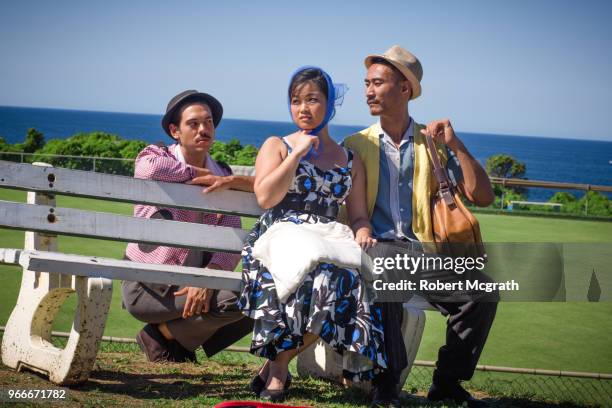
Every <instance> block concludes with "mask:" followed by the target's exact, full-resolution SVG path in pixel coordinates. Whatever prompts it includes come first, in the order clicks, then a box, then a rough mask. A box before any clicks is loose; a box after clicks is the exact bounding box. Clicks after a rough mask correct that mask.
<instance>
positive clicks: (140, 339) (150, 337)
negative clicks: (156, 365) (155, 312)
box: [136, 324, 174, 362]
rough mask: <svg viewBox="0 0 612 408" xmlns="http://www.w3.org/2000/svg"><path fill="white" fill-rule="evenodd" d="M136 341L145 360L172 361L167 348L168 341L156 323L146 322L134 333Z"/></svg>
mask: <svg viewBox="0 0 612 408" xmlns="http://www.w3.org/2000/svg"><path fill="white" fill-rule="evenodd" d="M136 342H137V343H138V346H140V349H141V350H142V351H143V353H145V356H146V357H147V360H149V361H151V362H157V361H174V359H173V358H172V355H171V353H170V350H169V348H168V341H167V340H166V339H165V338H164V335H163V334H161V332H160V331H159V329H158V328H157V326H156V325H152V324H147V325H146V326H145V327H143V329H142V330H141V331H140V332H138V334H137V335H136Z"/></svg>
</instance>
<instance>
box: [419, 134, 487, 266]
mask: <svg viewBox="0 0 612 408" xmlns="http://www.w3.org/2000/svg"><path fill="white" fill-rule="evenodd" d="M425 140H426V141H427V147H428V149H429V153H430V158H431V161H432V164H433V166H434V175H435V177H436V180H437V181H438V191H437V192H436V193H435V194H434V196H433V197H432V198H431V218H432V225H433V237H434V243H435V245H436V250H437V252H438V253H440V254H444V255H450V256H454V257H460V256H461V257H472V258H477V257H483V258H486V253H485V248H484V244H483V243H482V235H481V234H480V225H479V224H478V220H477V219H476V217H474V215H473V214H472V213H471V212H470V211H469V210H468V209H467V208H466V206H465V205H464V204H463V201H461V196H460V194H459V192H458V191H457V190H456V187H455V186H454V185H453V184H452V183H451V182H450V179H449V178H448V174H447V172H446V169H445V168H443V167H442V166H441V164H440V158H439V157H438V151H437V150H436V147H435V145H434V142H433V140H432V138H431V136H430V135H426V136H425Z"/></svg>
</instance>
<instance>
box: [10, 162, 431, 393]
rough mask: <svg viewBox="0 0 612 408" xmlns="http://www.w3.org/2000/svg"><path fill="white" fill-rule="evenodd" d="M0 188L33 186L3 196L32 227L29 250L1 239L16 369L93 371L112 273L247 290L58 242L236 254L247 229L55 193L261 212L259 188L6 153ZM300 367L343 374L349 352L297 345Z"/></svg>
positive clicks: (58, 374) (413, 335) (62, 379)
mask: <svg viewBox="0 0 612 408" xmlns="http://www.w3.org/2000/svg"><path fill="white" fill-rule="evenodd" d="M241 170H242V171H241V172H242V173H244V169H241ZM0 187H2V188H10V189H18V190H25V191H28V194H27V203H25V204H24V203H17V202H9V201H0V227H5V228H11V229H17V230H25V231H26V234H25V245H24V248H23V249H14V248H0V263H6V264H18V265H21V267H22V268H23V276H22V282H21V288H20V292H19V296H18V299H17V304H16V305H15V308H14V309H13V311H12V313H11V316H10V318H9V320H8V322H7V324H6V330H5V332H4V336H3V339H2V362H3V363H4V364H5V365H7V366H9V367H12V368H14V369H16V370H22V369H24V368H27V369H30V370H34V371H37V372H40V373H43V374H45V375H47V376H48V377H49V380H50V381H52V382H54V383H57V384H63V385H67V384H75V383H80V382H83V381H86V380H87V378H88V377H89V374H90V371H91V369H92V367H93V364H94V362H95V358H96V354H97V351H98V347H99V343H100V339H101V337H102V334H103V331H104V327H105V324H106V318H107V315H108V309H109V305H110V300H111V295H112V280H129V281H145V282H151V283H163V284H175V285H189V286H200V287H208V288H213V289H226V290H232V291H240V289H241V276H240V274H239V273H236V272H230V271H218V270H212V269H202V268H190V267H181V266H171V265H159V264H143V263H137V262H131V261H127V260H117V259H109V258H102V257H94V256H85V255H72V254H65V253H62V252H60V251H59V249H58V245H57V235H72V236H80V237H88V238H97V239H105V240H113V241H121V242H138V243H145V244H153V245H169V246H175V247H186V248H197V249H202V250H208V251H223V252H230V253H239V252H240V251H241V249H242V244H243V241H244V239H245V237H246V235H247V233H248V231H246V230H243V229H237V228H229V227H220V226H219V227H216V226H209V225H202V224H191V223H183V222H176V221H168V220H158V219H143V218H136V217H131V216H125V215H118V214H111V213H101V212H96V211H87V210H79V209H71V208H59V207H57V206H56V202H55V195H57V194H60V195H68V196H77V197H85V198H95V199H101V200H108V201H115V202H128V203H139V204H148V205H155V206H160V207H175V208H183V209H192V210H201V211H208V212H215V213H225V214H233V215H240V216H246V217H258V216H259V215H260V214H261V213H262V210H261V208H260V207H259V206H258V205H257V202H256V199H255V197H254V195H253V194H252V193H246V192H241V191H221V192H214V193H210V194H206V195H203V194H202V192H201V191H202V188H201V187H199V186H190V185H185V184H176V183H165V182H157V181H151V180H139V179H134V178H131V177H124V176H115V175H107V174H101V173H93V172H85V171H79V170H68V169H61V168H53V167H50V166H48V165H44V164H39V165H29V164H16V163H12V162H6V161H0ZM0 246H1V243H0ZM72 293H76V294H77V297H78V304H77V307H76V311H75V316H74V320H73V325H72V329H71V332H70V337H69V339H68V342H67V344H66V347H65V348H64V349H59V348H57V347H54V346H53V345H52V344H51V342H50V340H51V327H52V324H53V320H54V318H55V316H56V314H57V312H58V310H59V308H60V306H61V305H62V304H63V302H64V301H65V300H66V299H67V298H68V297H69V296H70V295H71V294H72ZM415 302H418V301H415ZM423 308H425V306H424V304H418V303H414V302H412V303H411V304H410V305H408V306H407V311H408V313H406V317H405V319H404V333H405V334H404V338H405V339H406V344H407V352H408V359H409V367H408V369H407V370H405V375H404V379H405V378H406V377H407V375H408V373H409V371H410V367H411V366H412V362H413V360H414V357H415V355H416V352H417V349H418V346H419V344H420V340H421V335H422V332H423V327H424V324H425V315H424V313H423V310H422V309H423ZM298 371H299V373H300V375H306V374H311V375H316V376H320V377H324V378H330V379H335V380H340V377H341V372H342V361H341V358H338V357H337V355H336V354H335V353H333V352H332V351H331V350H330V348H329V347H327V346H325V345H324V343H323V342H322V341H321V342H319V343H317V345H316V346H315V347H311V348H309V349H308V350H305V351H304V352H303V353H302V354H300V357H299V358H298ZM402 383H403V381H402Z"/></svg>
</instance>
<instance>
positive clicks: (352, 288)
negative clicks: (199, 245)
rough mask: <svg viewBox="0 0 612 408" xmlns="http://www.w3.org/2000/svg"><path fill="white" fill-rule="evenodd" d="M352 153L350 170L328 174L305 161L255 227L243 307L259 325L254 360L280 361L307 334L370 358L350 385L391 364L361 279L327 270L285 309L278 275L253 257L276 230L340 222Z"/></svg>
mask: <svg viewBox="0 0 612 408" xmlns="http://www.w3.org/2000/svg"><path fill="white" fill-rule="evenodd" d="M287 147H288V149H290V147H289V146H287ZM346 153H347V157H348V162H347V165H346V167H335V168H333V169H330V170H327V171H323V170H321V169H319V168H318V167H316V166H315V165H313V164H312V163H310V162H308V161H305V160H302V161H301V162H300V164H299V165H298V168H297V170H296V175H295V178H294V179H293V183H292V185H291V186H290V188H289V191H288V193H287V195H286V196H285V198H284V199H283V200H282V201H281V202H280V203H279V204H278V205H276V206H275V207H273V208H271V209H269V210H267V211H266V212H265V213H264V214H263V215H262V216H261V218H260V219H259V220H258V221H257V222H256V224H255V226H254V227H253V229H252V230H251V232H250V234H249V236H248V237H247V240H246V242H245V244H244V247H243V250H242V262H243V272H242V280H243V283H244V287H243V290H242V292H241V294H240V298H239V301H238V304H239V307H240V309H242V311H243V313H244V314H245V315H247V316H249V317H250V318H252V319H254V320H255V324H254V329H253V339H252V342H251V353H252V354H255V355H258V356H262V357H266V358H268V359H271V360H274V359H275V358H276V355H277V354H278V353H280V352H282V351H285V350H291V349H295V348H297V347H300V346H301V345H302V344H303V336H304V334H305V333H306V332H307V331H308V332H311V333H313V334H318V335H319V336H320V338H321V339H323V340H324V341H326V342H327V343H329V345H330V346H331V347H332V348H333V349H334V350H335V351H336V352H338V353H340V354H343V353H344V352H345V351H350V352H355V353H359V354H360V355H362V356H365V357H367V359H369V360H370V361H371V362H372V363H373V364H368V365H366V366H365V367H367V368H364V366H363V365H359V367H361V368H360V370H361V371H359V372H350V371H348V370H345V371H344V376H345V377H346V378H348V379H350V380H352V381H360V380H369V379H371V378H372V377H373V376H374V375H375V374H376V373H377V372H378V371H380V369H381V368H386V367H387V362H386V353H385V350H384V337H383V327H382V316H381V311H380V309H379V308H378V307H375V306H374V305H373V304H372V303H370V302H369V299H370V298H371V296H370V294H368V293H367V292H366V286H365V285H364V284H363V282H362V280H361V278H360V275H359V272H357V271H356V270H352V269H345V268H341V267H337V266H335V265H332V264H329V263H320V264H319V265H318V266H317V267H316V268H315V269H314V270H312V271H311V272H310V273H309V274H308V275H306V278H305V279H304V281H303V282H302V284H301V285H300V286H299V287H298V289H297V291H296V292H295V293H293V294H291V295H290V296H289V298H288V299H287V301H286V302H284V303H282V302H281V301H280V300H279V299H278V296H277V293H276V289H275V287H274V280H273V279H272V275H271V274H270V272H269V271H268V270H267V269H266V268H265V267H264V266H263V265H261V264H260V263H259V261H258V260H256V259H255V258H253V256H252V248H253V245H254V244H255V241H256V240H257V239H258V238H259V237H260V236H261V235H262V234H263V233H264V232H266V230H267V229H268V228H269V227H270V226H272V225H273V224H274V223H277V222H293V223H296V224H301V223H319V222H323V223H327V222H330V221H335V220H336V217H337V215H338V210H339V207H340V205H341V204H342V203H343V202H344V200H345V199H346V197H347V196H348V194H349V192H350V190H351V184H352V179H351V168H352V163H353V153H352V152H351V151H348V150H347V151H346ZM296 250H299V249H297V248H296ZM368 366H369V367H368Z"/></svg>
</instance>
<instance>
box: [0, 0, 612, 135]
mask: <svg viewBox="0 0 612 408" xmlns="http://www.w3.org/2000/svg"><path fill="white" fill-rule="evenodd" d="M431 3H432V2H422V1H421V2H415V1H405V0H403V1H384V0H377V1H370V2H365V1H346V2H339V1H338V2H332V1H326V2H324V1H312V0H311V1H302V2H288V1H261V2H253V1H248V2H247V1H235V0H234V1H233V0H228V1H210V2H208V1H202V0H199V1H181V2H161V1H127V2H126V1H122V2H119V1H106V2H84V1H61V2H53V1H27V0H22V1H10V2H2V4H1V5H0V55H1V59H0V105H11V106H35V107H52V108H69V109H84V110H103V111H118V112H144V113H162V111H163V110H164V109H165V105H166V103H167V101H168V100H169V99H170V97H172V96H173V95H175V94H176V93H178V92H179V91H181V90H183V89H188V88H196V89H198V90H201V91H206V92H210V93H212V94H213V95H215V96H217V97H218V98H219V99H220V100H221V101H222V103H223V104H224V107H225V112H226V117H231V118H246V119H260V120H281V121H287V120H288V119H289V118H288V114H287V110H286V106H285V88H286V86H287V80H288V77H289V75H290V73H291V72H293V70H294V69H295V68H297V67H298V66H301V65H305V64H310V65H319V66H321V67H323V68H325V69H326V70H327V71H328V72H329V73H330V74H331V75H332V77H333V78H334V80H335V81H338V82H345V83H347V84H348V86H349V87H350V90H349V93H348V94H347V96H346V98H345V101H344V105H343V106H342V108H340V109H339V112H338V115H337V117H336V119H335V122H336V123H339V124H354V125H361V124H368V123H370V122H372V121H373V119H372V118H371V117H370V116H369V113H368V110H367V107H366V104H365V102H364V96H363V77H364V75H365V69H364V67H363V62H362V61H363V58H364V57H365V56H366V55H367V54H369V53H378V52H383V51H384V50H386V49H387V48H389V47H390V46H391V45H393V44H400V45H402V46H404V47H405V48H407V49H409V50H411V51H412V52H413V53H414V54H416V55H417V56H418V57H419V59H420V60H421V62H422V64H423V67H424V78H423V95H422V97H420V98H419V99H417V100H416V101H414V102H413V103H411V105H410V111H411V114H412V115H413V116H414V117H415V118H416V119H417V120H419V121H422V122H424V121H428V120H431V119H435V118H440V117H450V118H451V119H452V120H453V122H454V123H455V127H456V128H457V129H459V130H462V131H468V132H483V133H502V134H517V135H535V136H557V137H573V138H588V139H603V140H612V130H611V128H612V127H611V126H610V124H609V118H610V115H611V114H612V109H611V108H612V103H611V102H610V98H611V96H612V79H611V74H612V24H611V23H610V22H611V21H612V2H609V1H580V2H579V1H552V0H551V1H527V0H523V1H437V2H435V6H434V5H430V4H431Z"/></svg>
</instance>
